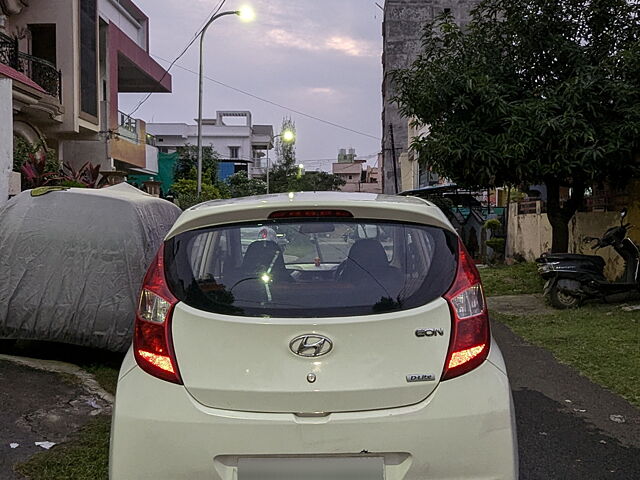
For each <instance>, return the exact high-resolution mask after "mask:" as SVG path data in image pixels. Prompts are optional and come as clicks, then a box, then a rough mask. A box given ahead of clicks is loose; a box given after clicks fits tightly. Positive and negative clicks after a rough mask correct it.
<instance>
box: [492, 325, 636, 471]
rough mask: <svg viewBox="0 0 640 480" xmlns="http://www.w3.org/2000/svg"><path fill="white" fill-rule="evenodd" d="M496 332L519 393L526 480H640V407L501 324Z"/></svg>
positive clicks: (515, 393) (515, 391)
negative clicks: (615, 419) (617, 418)
mask: <svg viewBox="0 0 640 480" xmlns="http://www.w3.org/2000/svg"><path fill="white" fill-rule="evenodd" d="M492 327H493V335H494V337H495V338H496V341H497V342H498V344H499V345H500V349H501V350H502V353H503V355H504V357H505V361H506V362H507V370H508V372H509V378H510V381H511V387H512V389H513V400H514V403H515V408H516V417H517V424H518V441H519V447H520V448H519V449H520V479H521V480H533V479H536V480H546V479H562V480H574V479H576V480H577V479H580V480H584V479H589V480H598V479H616V480H627V479H628V480H638V479H640V410H638V409H637V408H635V407H633V406H632V405H630V404H629V403H628V402H626V401H625V400H624V399H622V398H621V397H619V396H617V395H614V394H612V393H610V392H608V391H607V390H605V389H603V388H602V387H600V386H598V385H595V384H594V383H592V382H591V381H589V380H588V379H586V378H585V377H583V376H581V375H579V374H578V373H577V372H576V371H575V370H574V369H572V368H570V367H568V366H566V365H561V364H559V363H558V362H557V361H556V360H555V359H554V358H553V356H552V355H551V354H550V353H549V352H548V351H546V350H544V349H542V348H538V347H535V346H532V345H529V344H527V343H526V342H524V341H523V340H522V339H521V338H520V337H518V336H517V335H515V334H514V333H513V332H511V330H509V329H508V328H507V327H506V326H504V325H502V324H500V323H499V322H493V324H492ZM610 415H622V416H623V417H624V419H625V423H615V422H613V421H611V420H610V418H609V417H610Z"/></svg>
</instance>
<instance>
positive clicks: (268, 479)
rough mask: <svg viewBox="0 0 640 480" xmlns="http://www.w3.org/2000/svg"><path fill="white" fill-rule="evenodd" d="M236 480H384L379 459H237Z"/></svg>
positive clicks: (380, 459)
mask: <svg viewBox="0 0 640 480" xmlns="http://www.w3.org/2000/svg"><path fill="white" fill-rule="evenodd" d="M238 480H384V461H383V458H382V457H313V458H308V457H300V458H277V457H269V458H240V459H238Z"/></svg>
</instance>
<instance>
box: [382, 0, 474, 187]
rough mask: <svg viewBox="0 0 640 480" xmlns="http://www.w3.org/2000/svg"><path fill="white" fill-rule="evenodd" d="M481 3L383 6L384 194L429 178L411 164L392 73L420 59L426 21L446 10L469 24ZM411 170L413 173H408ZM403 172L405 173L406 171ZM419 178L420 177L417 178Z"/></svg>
mask: <svg viewBox="0 0 640 480" xmlns="http://www.w3.org/2000/svg"><path fill="white" fill-rule="evenodd" d="M477 3H478V0H386V1H385V3H384V22H383V25H382V36H383V53H382V68H383V80H382V105H383V111H382V131H383V138H382V152H383V162H382V170H383V171H382V184H383V189H384V193H391V194H393V193H399V192H400V191H402V190H403V188H404V186H405V180H406V179H416V181H417V182H418V184H417V185H413V188H416V187H419V186H425V185H426V184H425V183H421V182H423V181H426V180H427V179H426V176H424V175H423V176H421V174H420V173H419V172H418V173H416V171H417V170H414V169H416V168H417V167H416V166H414V165H412V164H411V163H407V162H409V157H408V156H405V157H402V161H401V156H402V155H403V154H405V153H406V154H407V155H408V145H409V144H410V143H411V142H410V137H409V126H408V122H407V118H404V117H403V116H402V115H401V114H400V112H399V110H398V106H397V105H396V104H395V103H394V102H393V97H394V96H395V95H396V94H397V90H396V87H395V85H394V84H393V82H392V80H391V72H393V71H394V70H397V69H400V68H408V67H410V66H411V64H412V63H413V61H414V60H415V59H416V58H417V56H418V54H419V53H420V51H421V46H422V31H423V29H424V26H425V24H426V23H427V22H430V21H432V20H433V19H434V18H435V17H436V16H437V15H439V14H441V13H443V12H444V11H447V10H448V11H449V12H451V13H452V14H453V16H454V18H455V19H456V21H457V22H458V23H460V24H461V25H464V24H466V23H468V21H469V12H470V10H471V9H472V8H473V6H475V4H477ZM407 168H409V169H410V171H409V172H406V169H407ZM403 169H404V170H405V171H403ZM416 175H417V176H416Z"/></svg>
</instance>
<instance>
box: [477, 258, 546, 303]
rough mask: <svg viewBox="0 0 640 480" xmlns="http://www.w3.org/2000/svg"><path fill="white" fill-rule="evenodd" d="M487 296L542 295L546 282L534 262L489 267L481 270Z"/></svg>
mask: <svg viewBox="0 0 640 480" xmlns="http://www.w3.org/2000/svg"><path fill="white" fill-rule="evenodd" d="M480 276H481V277H482V285H483V286H484V290H485V293H486V295H487V296H489V297H492V296H496V295H521V294H529V293H542V290H543V287H544V281H543V280H542V277H540V275H539V274H538V270H537V265H536V264H535V263H533V262H526V263H516V264H515V265H510V266H507V265H499V266H495V267H493V266H488V267H486V268H481V269H480Z"/></svg>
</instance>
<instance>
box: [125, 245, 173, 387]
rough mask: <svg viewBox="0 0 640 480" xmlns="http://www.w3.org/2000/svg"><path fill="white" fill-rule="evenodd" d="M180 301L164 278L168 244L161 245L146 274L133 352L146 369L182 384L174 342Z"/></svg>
mask: <svg viewBox="0 0 640 480" xmlns="http://www.w3.org/2000/svg"><path fill="white" fill-rule="evenodd" d="M176 303H178V299H176V298H175V297H174V296H173V294H172V293H171V292H170V291H169V288H168V287H167V283H166V281H165V278H164V245H161V246H160V249H159V250H158V253H157V254H156V256H155V258H154V259H153V262H151V266H150V267H149V270H147V274H146V275H145V277H144V282H143V284H142V291H141V292H140V300H139V303H138V308H137V311H136V320H135V328H134V334H133V353H134V356H135V358H136V362H137V363H138V365H139V366H140V368H142V369H143V370H144V371H145V372H147V373H149V374H150V375H153V376H154V377H157V378H160V379H162V380H166V381H168V382H172V383H177V384H182V380H181V379H180V372H179V371H178V364H177V362H176V357H175V353H174V351H173V342H172V339H171V316H172V314H173V308H174V306H175V305H176Z"/></svg>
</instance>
